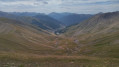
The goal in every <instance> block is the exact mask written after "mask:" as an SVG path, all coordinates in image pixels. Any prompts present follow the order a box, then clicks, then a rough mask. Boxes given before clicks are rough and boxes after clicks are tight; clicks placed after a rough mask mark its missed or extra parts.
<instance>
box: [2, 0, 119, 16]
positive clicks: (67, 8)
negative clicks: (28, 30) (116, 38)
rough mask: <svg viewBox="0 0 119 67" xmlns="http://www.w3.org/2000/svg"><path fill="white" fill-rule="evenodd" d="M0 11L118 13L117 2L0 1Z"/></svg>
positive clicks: (62, 0) (118, 3) (118, 1)
mask: <svg viewBox="0 0 119 67" xmlns="http://www.w3.org/2000/svg"><path fill="white" fill-rule="evenodd" d="M0 11H5V12H38V13H51V12H58V13H61V12H71V13H79V14H82V13H84V14H95V13H99V12H112V11H119V0H0Z"/></svg>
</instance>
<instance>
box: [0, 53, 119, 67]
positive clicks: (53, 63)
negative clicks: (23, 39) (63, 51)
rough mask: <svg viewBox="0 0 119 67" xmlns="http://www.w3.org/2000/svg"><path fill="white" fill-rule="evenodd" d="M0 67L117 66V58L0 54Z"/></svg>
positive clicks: (118, 60)
mask: <svg viewBox="0 0 119 67" xmlns="http://www.w3.org/2000/svg"><path fill="white" fill-rule="evenodd" d="M0 59H1V60H0V65H1V66H0V67H6V66H10V67H12V66H15V67H20V66H21V67H118V65H119V64H118V63H119V59H115V58H98V57H89V56H57V55H54V56H41V55H33V54H31V55H30V54H18V53H16V54H9V53H3V54H1V55H0Z"/></svg>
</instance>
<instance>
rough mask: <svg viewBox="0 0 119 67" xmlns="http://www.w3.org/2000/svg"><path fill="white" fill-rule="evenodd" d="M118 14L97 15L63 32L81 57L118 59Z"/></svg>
mask: <svg viewBox="0 0 119 67" xmlns="http://www.w3.org/2000/svg"><path fill="white" fill-rule="evenodd" d="M118 18H119V12H110V13H103V14H97V15H95V16H93V17H92V18H90V19H88V20H86V21H84V22H82V23H80V24H78V25H75V26H72V27H69V28H67V29H66V30H65V35H66V36H69V37H72V38H74V40H75V41H76V42H77V43H78V44H79V46H81V47H80V48H79V49H80V50H79V53H81V54H83V55H91V56H101V57H114V58H119V54H118V51H119V49H118V48H119V45H118V44H119V42H118V40H119V35H118V34H119V19H118Z"/></svg>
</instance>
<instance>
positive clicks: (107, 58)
mask: <svg viewBox="0 0 119 67" xmlns="http://www.w3.org/2000/svg"><path fill="white" fill-rule="evenodd" d="M118 18H119V12H118V11H116V12H108V13H98V14H95V15H91V14H74V13H51V14H48V15H46V14H41V13H28V12H27V13H19V12H13V13H7V12H2V11H1V12H0V67H9V66H15V67H37V66H41V67H118V66H119V64H118V63H119V54H118V51H119V49H118V48H119V19H118ZM55 32H57V33H59V34H56V33H55Z"/></svg>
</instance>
